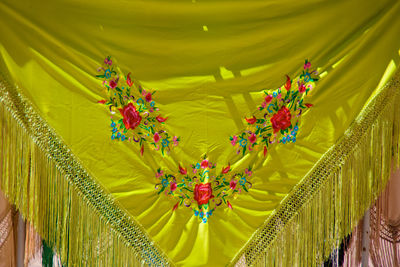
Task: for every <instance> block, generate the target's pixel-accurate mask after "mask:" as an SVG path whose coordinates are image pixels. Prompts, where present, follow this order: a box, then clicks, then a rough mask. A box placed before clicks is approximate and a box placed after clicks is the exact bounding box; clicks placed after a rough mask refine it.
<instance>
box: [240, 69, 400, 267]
mask: <svg viewBox="0 0 400 267" xmlns="http://www.w3.org/2000/svg"><path fill="white" fill-rule="evenodd" d="M399 91H400V73H399V72H398V73H397V74H396V75H395V77H394V78H393V79H392V80H391V82H389V83H388V84H387V85H386V86H385V87H384V88H383V89H381V91H380V92H379V93H378V94H377V95H376V96H375V97H374V98H373V99H372V100H371V101H370V102H369V103H368V105H367V106H366V107H365V108H364V109H363V111H362V112H361V113H360V115H359V116H358V117H357V119H356V120H355V121H354V122H353V124H352V125H351V126H350V127H349V129H348V130H347V131H346V132H345V133H344V135H343V137H342V138H341V139H340V140H339V141H338V142H337V144H335V145H334V146H332V147H331V148H330V149H329V150H328V152H326V153H325V154H324V155H323V156H322V157H321V159H320V160H319V161H318V163H317V164H316V165H315V166H314V168H313V169H312V170H311V171H310V172H309V173H308V174H307V175H306V176H305V177H304V178H303V179H302V181H301V182H300V183H299V184H298V185H297V186H296V187H295V188H294V189H293V191H292V193H291V194H290V195H288V196H287V197H286V198H285V199H284V200H283V201H282V202H281V204H280V206H279V208H277V209H276V210H275V212H274V213H273V214H272V215H271V216H270V217H269V219H268V220H267V221H266V222H265V224H264V226H262V227H261V228H260V229H259V230H258V231H257V232H256V233H255V234H254V235H253V237H252V238H251V239H250V241H249V242H248V243H247V244H246V246H245V247H244V249H242V252H241V253H239V254H238V255H237V256H236V257H235V259H234V261H233V262H232V263H233V264H234V263H236V262H238V261H239V259H241V260H240V261H241V262H243V257H244V258H245V262H246V265H252V266H268V267H271V266H319V265H320V264H321V263H322V262H323V261H324V260H326V259H327V258H328V257H329V255H330V253H331V251H332V249H333V248H337V247H338V246H339V244H340V241H341V240H342V239H343V238H344V237H345V236H347V235H348V234H349V233H350V232H351V231H352V229H353V228H354V227H355V226H356V225H357V223H358V222H359V220H360V219H361V218H362V216H363V214H364V212H365V211H366V210H367V209H368V208H369V207H370V205H371V204H372V203H373V202H374V200H375V199H376V198H377V197H378V195H379V194H380V192H381V191H382V190H383V189H384V188H385V185H386V182H387V181H388V179H389V176H390V169H391V165H392V164H391V163H392V162H393V163H394V165H396V166H399V163H400V162H399V154H400V151H399V149H400V147H399V143H400V93H399ZM238 265H240V263H239V262H238Z"/></svg>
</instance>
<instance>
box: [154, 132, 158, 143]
mask: <svg viewBox="0 0 400 267" xmlns="http://www.w3.org/2000/svg"><path fill="white" fill-rule="evenodd" d="M153 139H154V142H155V143H158V141H160V135H159V134H158V133H155V134H154V137H153Z"/></svg>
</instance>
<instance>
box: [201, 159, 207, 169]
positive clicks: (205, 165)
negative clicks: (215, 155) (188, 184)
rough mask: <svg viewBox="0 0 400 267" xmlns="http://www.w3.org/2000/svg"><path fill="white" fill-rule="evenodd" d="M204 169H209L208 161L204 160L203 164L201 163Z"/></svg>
mask: <svg viewBox="0 0 400 267" xmlns="http://www.w3.org/2000/svg"><path fill="white" fill-rule="evenodd" d="M200 166H201V167H202V168H203V169H205V168H207V167H208V160H206V159H204V160H203V161H202V162H201V165H200Z"/></svg>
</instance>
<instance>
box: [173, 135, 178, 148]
mask: <svg viewBox="0 0 400 267" xmlns="http://www.w3.org/2000/svg"><path fill="white" fill-rule="evenodd" d="M172 142H174V146H177V145H179V140H178V137H176V136H174V137H173V138H172Z"/></svg>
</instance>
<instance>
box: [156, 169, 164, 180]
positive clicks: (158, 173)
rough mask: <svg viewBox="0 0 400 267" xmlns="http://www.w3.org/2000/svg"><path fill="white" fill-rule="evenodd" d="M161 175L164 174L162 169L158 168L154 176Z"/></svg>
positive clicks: (158, 176)
mask: <svg viewBox="0 0 400 267" xmlns="http://www.w3.org/2000/svg"><path fill="white" fill-rule="evenodd" d="M163 175H164V171H162V170H161V169H158V170H157V173H156V178H160V177H161V176H163Z"/></svg>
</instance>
